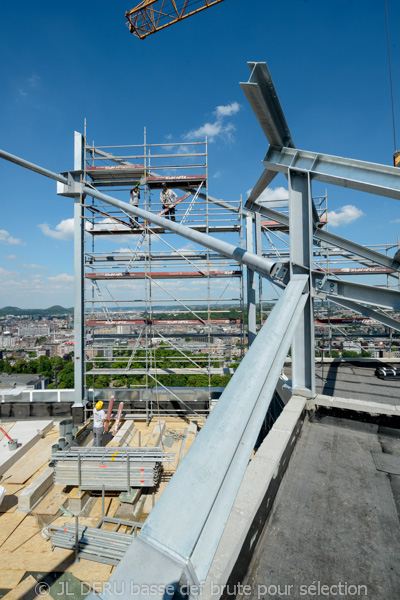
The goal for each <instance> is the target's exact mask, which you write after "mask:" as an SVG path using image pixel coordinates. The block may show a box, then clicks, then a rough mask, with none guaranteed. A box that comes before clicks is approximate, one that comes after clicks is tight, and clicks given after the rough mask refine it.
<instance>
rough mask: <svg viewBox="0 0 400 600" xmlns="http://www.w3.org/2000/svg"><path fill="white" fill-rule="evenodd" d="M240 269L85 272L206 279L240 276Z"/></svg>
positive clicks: (112, 276) (93, 275)
mask: <svg viewBox="0 0 400 600" xmlns="http://www.w3.org/2000/svg"><path fill="white" fill-rule="evenodd" d="M241 275H242V272H241V271H208V272H207V271H159V272H155V271H153V272H148V273H146V272H145V271H136V272H129V271H125V272H115V273H87V274H86V278H87V279H92V280H96V279H146V278H148V279H198V278H200V279H208V277H210V278H213V279H215V278H221V277H222V278H223V277H241Z"/></svg>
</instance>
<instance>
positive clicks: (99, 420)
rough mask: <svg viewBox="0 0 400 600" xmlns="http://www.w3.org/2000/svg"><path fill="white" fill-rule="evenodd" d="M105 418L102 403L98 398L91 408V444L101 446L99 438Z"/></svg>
mask: <svg viewBox="0 0 400 600" xmlns="http://www.w3.org/2000/svg"><path fill="white" fill-rule="evenodd" d="M106 420H107V419H106V413H105V412H104V410H103V403H102V401H101V400H99V401H98V402H97V403H96V406H95V407H94V409H93V446H97V447H100V446H101V438H102V435H103V431H104V423H105V422H106Z"/></svg>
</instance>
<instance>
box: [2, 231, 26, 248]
mask: <svg viewBox="0 0 400 600" xmlns="http://www.w3.org/2000/svg"><path fill="white" fill-rule="evenodd" d="M0 243H1V244H11V245H12V246H26V243H25V242H23V241H21V240H20V239H18V238H15V237H12V235H10V234H9V233H8V231H6V230H5V229H0Z"/></svg>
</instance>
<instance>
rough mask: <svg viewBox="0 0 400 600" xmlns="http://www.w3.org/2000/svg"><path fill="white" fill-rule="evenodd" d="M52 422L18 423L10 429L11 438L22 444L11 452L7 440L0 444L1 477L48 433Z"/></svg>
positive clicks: (4, 439)
mask: <svg viewBox="0 0 400 600" xmlns="http://www.w3.org/2000/svg"><path fill="white" fill-rule="evenodd" d="M52 427H53V421H19V422H18V423H15V425H14V427H13V428H12V430H11V431H12V437H13V439H17V440H18V443H20V444H22V446H21V447H20V448H18V449H17V450H14V451H13V452H11V451H10V450H9V449H8V440H7V438H3V439H2V440H1V442H0V475H3V474H4V473H5V472H6V471H7V470H8V469H9V468H10V467H11V466H12V465H14V464H15V463H16V462H17V461H18V460H19V459H20V458H21V457H22V456H24V455H25V454H26V452H28V450H30V449H31V448H32V447H33V446H34V445H35V444H36V442H37V441H38V440H40V439H41V438H42V435H43V434H45V433H47V432H48V431H50V429H51V428H52Z"/></svg>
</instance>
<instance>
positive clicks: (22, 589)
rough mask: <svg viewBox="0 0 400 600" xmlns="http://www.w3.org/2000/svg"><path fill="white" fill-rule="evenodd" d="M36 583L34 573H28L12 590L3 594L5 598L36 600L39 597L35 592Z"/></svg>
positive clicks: (9, 599) (5, 599)
mask: <svg viewBox="0 0 400 600" xmlns="http://www.w3.org/2000/svg"><path fill="white" fill-rule="evenodd" d="M36 584H37V581H36V579H35V578H34V577H32V575H28V577H26V579H23V580H22V581H20V582H19V584H18V585H16V586H15V588H14V589H13V590H11V592H8V594H6V595H5V596H3V600H34V598H36V597H37V596H36V592H35V585H36Z"/></svg>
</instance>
